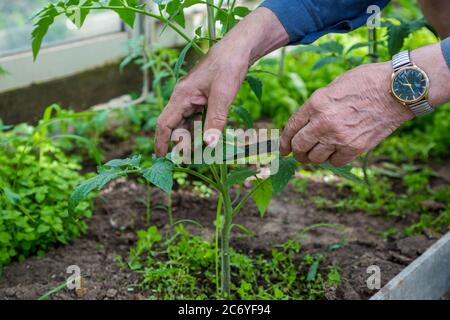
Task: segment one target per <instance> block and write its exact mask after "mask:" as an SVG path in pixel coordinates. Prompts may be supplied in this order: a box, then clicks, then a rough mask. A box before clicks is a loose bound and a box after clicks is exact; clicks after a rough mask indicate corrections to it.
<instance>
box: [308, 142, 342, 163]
mask: <svg viewBox="0 0 450 320" xmlns="http://www.w3.org/2000/svg"><path fill="white" fill-rule="evenodd" d="M335 151H336V149H335V147H334V146H329V145H325V144H322V143H319V144H318V145H316V146H315V147H314V148H313V149H312V150H311V151H310V152H309V153H308V159H309V160H310V161H311V162H312V163H315V164H320V163H324V162H326V161H327V160H328V158H329V157H330V156H331V155H332V154H333V153H334V152H335Z"/></svg>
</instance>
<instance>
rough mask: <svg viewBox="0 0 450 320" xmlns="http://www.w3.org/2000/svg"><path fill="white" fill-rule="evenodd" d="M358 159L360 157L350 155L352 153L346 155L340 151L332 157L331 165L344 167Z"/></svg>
mask: <svg viewBox="0 0 450 320" xmlns="http://www.w3.org/2000/svg"><path fill="white" fill-rule="evenodd" d="M357 157H358V155H355V154H350V153H344V152H342V151H338V152H336V153H334V154H333V155H332V156H331V157H330V163H331V164H332V165H333V166H335V167H342V166H345V165H346V164H349V163H350V162H352V161H353V160H355V159H356V158H357Z"/></svg>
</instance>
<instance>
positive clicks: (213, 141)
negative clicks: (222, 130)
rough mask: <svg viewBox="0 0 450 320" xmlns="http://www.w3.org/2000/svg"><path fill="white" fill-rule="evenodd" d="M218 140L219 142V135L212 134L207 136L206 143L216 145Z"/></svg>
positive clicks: (211, 145)
mask: <svg viewBox="0 0 450 320" xmlns="http://www.w3.org/2000/svg"><path fill="white" fill-rule="evenodd" d="M217 142H219V136H218V135H217V134H210V135H208V137H207V138H206V143H207V144H208V146H210V147H215V146H216V144H217Z"/></svg>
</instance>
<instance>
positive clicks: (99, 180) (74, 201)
mask: <svg viewBox="0 0 450 320" xmlns="http://www.w3.org/2000/svg"><path fill="white" fill-rule="evenodd" d="M124 174H125V173H124V172H123V171H122V170H119V169H117V168H112V169H108V170H105V169H100V170H99V174H98V175H97V176H95V177H93V178H91V179H88V180H86V181H83V182H82V183H80V184H79V185H78V186H77V187H76V188H75V191H74V192H73V193H72V195H71V196H70V200H69V212H71V213H73V212H74V210H75V209H76V207H77V206H78V204H79V203H80V202H81V201H82V200H83V199H84V198H86V197H87V195H88V194H89V193H90V192H91V191H93V190H101V189H102V188H103V187H104V186H105V185H106V184H108V183H109V182H111V181H112V180H114V179H117V178H119V177H121V176H123V175H124Z"/></svg>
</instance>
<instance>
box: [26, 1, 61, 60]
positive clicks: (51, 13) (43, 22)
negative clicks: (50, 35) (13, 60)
mask: <svg viewBox="0 0 450 320" xmlns="http://www.w3.org/2000/svg"><path fill="white" fill-rule="evenodd" d="M58 15H60V12H59V11H58V10H57V8H56V6H55V5H54V4H51V3H50V4H48V5H47V7H46V8H44V9H43V10H41V11H40V13H39V14H38V15H37V16H36V19H37V21H36V23H35V24H34V29H33V31H32V33H31V40H32V42H31V48H32V51H33V59H34V60H36V58H37V56H38V54H39V51H40V49H41V46H42V41H43V39H44V37H45V35H46V34H47V32H48V29H49V28H50V26H51V25H52V24H53V22H54V21H55V18H56V17H57V16H58Z"/></svg>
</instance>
